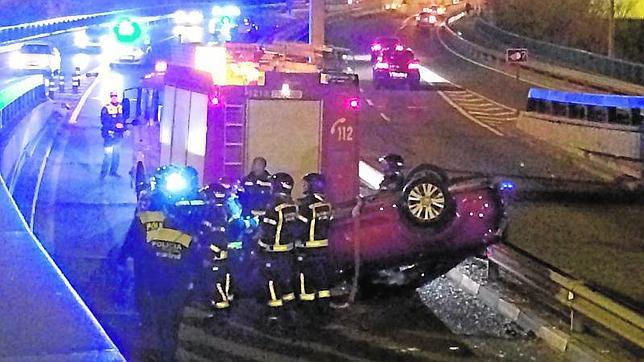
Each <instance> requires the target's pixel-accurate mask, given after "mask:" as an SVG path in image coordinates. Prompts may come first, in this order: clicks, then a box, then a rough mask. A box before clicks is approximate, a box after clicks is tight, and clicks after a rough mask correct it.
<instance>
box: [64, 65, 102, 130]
mask: <svg viewBox="0 0 644 362" xmlns="http://www.w3.org/2000/svg"><path fill="white" fill-rule="evenodd" d="M98 69H100V67H96V68H95V69H93V70H92V71H91V72H88V73H94V72H96V71H97V70H98ZM102 76H103V72H99V73H98V76H97V77H96V79H94V81H93V82H92V84H90V85H89V87H87V89H86V90H85V93H83V95H82V96H81V98H80V99H79V100H78V103H77V104H76V108H74V111H73V112H72V115H71V116H70V117H69V122H68V123H69V124H76V123H77V122H78V117H79V116H80V112H81V110H82V109H83V107H85V103H87V99H89V96H90V94H92V92H94V89H95V88H96V87H97V86H98V83H99V82H100V81H101V78H102Z"/></svg>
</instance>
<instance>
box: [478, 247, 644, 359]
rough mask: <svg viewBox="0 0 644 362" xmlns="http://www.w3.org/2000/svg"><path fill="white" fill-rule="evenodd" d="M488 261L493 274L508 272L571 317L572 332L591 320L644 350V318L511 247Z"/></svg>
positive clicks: (496, 251)
mask: <svg viewBox="0 0 644 362" xmlns="http://www.w3.org/2000/svg"><path fill="white" fill-rule="evenodd" d="M488 259H489V260H490V261H491V264H490V268H492V270H491V272H492V273H496V275H498V268H501V269H503V270H505V271H506V272H508V273H510V274H511V275H513V276H514V277H516V278H518V279H519V280H521V281H523V282H525V283H527V284H528V285H530V286H531V287H532V288H533V290H536V291H539V292H540V294H541V295H542V296H543V298H544V299H545V300H547V301H549V302H548V304H549V306H550V307H552V308H555V309H557V310H559V311H560V312H563V313H565V314H566V315H568V316H569V318H570V328H571V330H576V331H579V330H583V328H584V327H588V326H590V324H589V323H588V320H590V321H593V322H594V323H596V324H598V325H601V326H602V327H603V328H605V329H607V330H609V331H611V332H612V333H614V334H616V335H617V336H620V337H621V338H623V339H625V340H628V341H629V342H631V343H633V344H634V345H636V346H638V347H639V348H644V317H642V315H641V314H639V313H638V312H636V311H634V310H633V309H631V308H629V307H627V306H624V305H622V304H620V303H619V302H616V301H614V300H612V299H610V298H608V297H607V296H605V295H603V294H602V293H600V292H598V291H596V290H593V289H592V288H590V287H589V286H587V285H586V284H584V282H582V281H580V280H577V279H574V278H573V277H571V276H569V275H566V274H565V273H563V272H562V271H559V270H556V269H555V268H553V267H552V266H549V265H546V264H545V263H543V262H542V261H540V260H538V259H537V258H535V257H533V256H531V255H528V254H527V253H525V252H522V251H520V250H518V249H516V248H514V247H512V246H510V245H508V244H497V245H493V246H491V247H490V248H489V249H488ZM495 268H496V269H495Z"/></svg>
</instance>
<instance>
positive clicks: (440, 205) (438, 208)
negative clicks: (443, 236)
mask: <svg viewBox="0 0 644 362" xmlns="http://www.w3.org/2000/svg"><path fill="white" fill-rule="evenodd" d="M399 210H401V211H402V213H403V216H404V217H405V218H406V219H407V220H408V221H410V222H411V223H412V224H413V225H415V226H419V227H441V226H443V225H445V224H446V223H447V222H448V221H450V220H451V219H452V217H453V210H454V202H453V200H452V197H451V195H450V194H449V191H448V189H447V186H446V183H445V182H443V181H442V180H441V179H440V178H439V177H436V176H434V175H429V174H428V175H426V176H422V177H416V178H414V179H412V180H411V181H409V182H408V183H407V185H405V187H404V188H403V192H402V195H401V199H400V207H399Z"/></svg>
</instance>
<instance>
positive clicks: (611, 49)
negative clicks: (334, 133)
mask: <svg viewBox="0 0 644 362" xmlns="http://www.w3.org/2000/svg"><path fill="white" fill-rule="evenodd" d="M609 1H610V9H608V56H609V57H611V58H612V57H614V56H615V0H609Z"/></svg>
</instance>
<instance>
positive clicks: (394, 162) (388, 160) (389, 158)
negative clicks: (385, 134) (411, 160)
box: [378, 153, 405, 172]
mask: <svg viewBox="0 0 644 362" xmlns="http://www.w3.org/2000/svg"><path fill="white" fill-rule="evenodd" d="M378 162H380V163H382V164H384V166H385V168H386V169H387V170H389V171H393V172H397V171H400V170H402V168H403V167H405V159H403V158H402V156H401V155H399V154H396V153H388V154H386V155H384V156H382V157H380V158H379V159H378Z"/></svg>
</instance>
